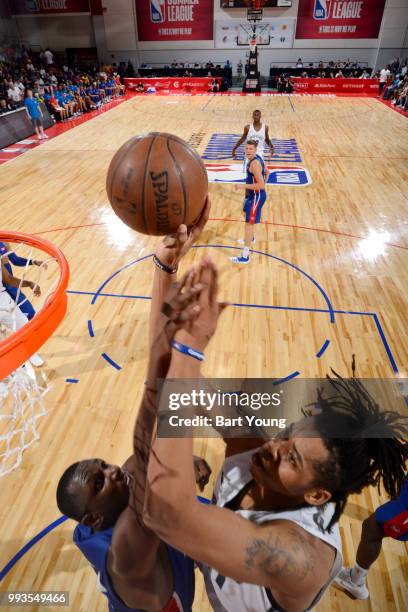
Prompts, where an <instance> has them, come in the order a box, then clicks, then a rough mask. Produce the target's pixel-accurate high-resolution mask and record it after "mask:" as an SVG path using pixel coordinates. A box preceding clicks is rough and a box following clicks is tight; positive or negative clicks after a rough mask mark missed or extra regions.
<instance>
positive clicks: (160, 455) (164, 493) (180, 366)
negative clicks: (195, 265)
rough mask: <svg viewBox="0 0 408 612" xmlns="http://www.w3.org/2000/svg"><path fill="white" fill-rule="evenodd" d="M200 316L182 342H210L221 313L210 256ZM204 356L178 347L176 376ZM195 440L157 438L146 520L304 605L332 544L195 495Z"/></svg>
mask: <svg viewBox="0 0 408 612" xmlns="http://www.w3.org/2000/svg"><path fill="white" fill-rule="evenodd" d="M200 274H201V275H200V283H199V284H200V285H201V286H202V287H203V290H202V291H201V293H200V298H199V316H198V318H197V320H196V322H195V323H194V324H193V325H192V326H191V327H189V328H188V329H183V330H181V331H179V332H177V334H176V338H177V339H178V340H179V342H181V343H183V344H187V345H188V346H191V347H193V348H194V349H196V350H198V351H202V350H204V349H205V347H206V345H207V343H208V339H209V338H210V337H211V336H212V334H213V333H214V331H215V326H216V322H217V319H218V316H219V312H220V310H221V309H220V305H219V304H218V302H217V301H216V287H217V275H216V270H215V268H214V266H213V264H212V263H211V261H210V260H208V259H207V260H204V261H203V264H202V266H201V273H200ZM200 364H201V362H200V361H197V360H196V359H192V358H191V357H189V356H188V355H185V354H182V353H179V352H177V351H175V350H173V351H172V360H171V364H170V368H169V372H168V378H171V379H179V380H180V385H182V380H183V379H189V378H192V379H198V378H200V375H201V373H200ZM192 453H193V441H192V439H191V438H179V439H178V440H177V444H174V440H171V439H168V438H158V437H156V439H155V441H154V444H153V446H152V451H151V454H150V459H149V468H148V482H147V489H146V493H145V508H144V514H143V518H144V522H145V524H146V525H147V526H148V527H150V528H151V529H152V530H154V531H155V532H156V533H157V534H158V535H159V536H160V538H161V539H163V540H164V541H166V542H167V543H168V544H170V545H172V546H174V547H175V548H177V549H179V550H181V551H183V552H184V553H185V554H187V555H189V556H190V557H192V558H193V559H196V560H197V561H200V562H202V563H204V564H206V565H208V566H209V567H211V568H213V569H215V570H216V571H217V572H219V573H220V574H221V575H223V576H228V577H230V578H232V579H234V580H236V581H239V582H247V583H252V584H257V585H260V586H265V587H267V588H270V589H271V590H272V591H273V594H274V597H275V598H276V599H277V601H278V602H279V604H280V605H281V606H282V607H284V608H285V610H302V609H303V610H304V609H306V608H307V606H308V605H309V604H310V603H311V601H312V600H313V598H314V597H315V595H316V594H317V592H318V591H319V590H320V588H321V587H322V586H323V585H324V583H325V582H326V580H327V579H328V576H329V571H330V568H331V566H332V563H333V559H334V553H333V551H332V550H331V548H330V547H329V546H328V545H327V544H325V543H324V542H322V541H321V540H319V539H318V538H315V537H314V536H312V535H310V534H309V533H307V532H305V531H304V530H303V529H302V528H301V527H299V526H297V525H296V524H294V523H292V522H289V521H273V522H271V523H269V524H266V525H257V524H255V523H253V522H251V521H249V520H247V519H245V518H242V517H241V516H239V515H238V514H236V513H234V512H232V511H231V510H228V509H225V508H219V507H217V506H203V505H201V504H199V503H198V502H197V500H196V497H195V481H194V472H193V467H192V462H191V457H192Z"/></svg>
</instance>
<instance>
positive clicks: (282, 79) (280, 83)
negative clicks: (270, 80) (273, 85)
mask: <svg viewBox="0 0 408 612" xmlns="http://www.w3.org/2000/svg"><path fill="white" fill-rule="evenodd" d="M285 87H286V81H285V75H284V74H281V75H280V76H279V79H278V93H284V92H285Z"/></svg>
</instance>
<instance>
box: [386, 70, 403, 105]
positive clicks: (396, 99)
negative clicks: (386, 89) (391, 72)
mask: <svg viewBox="0 0 408 612" xmlns="http://www.w3.org/2000/svg"><path fill="white" fill-rule="evenodd" d="M407 87H408V77H407V76H406V77H404V78H402V77H401V75H399V82H398V84H397V87H396V88H395V89H394V91H393V94H392V98H393V99H392V102H391V104H394V105H395V106H404V104H405V98H406V91H407ZM384 97H385V96H384ZM401 98H404V102H403V104H400V100H401Z"/></svg>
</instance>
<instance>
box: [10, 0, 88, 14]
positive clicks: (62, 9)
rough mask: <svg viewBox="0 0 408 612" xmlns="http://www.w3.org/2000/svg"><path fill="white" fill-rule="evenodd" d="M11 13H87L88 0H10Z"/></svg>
mask: <svg viewBox="0 0 408 612" xmlns="http://www.w3.org/2000/svg"><path fill="white" fill-rule="evenodd" d="M10 5H11V6H10V8H11V13H12V14H13V15H51V14H54V15H58V14H63V13H89V12H90V8H89V0H11V2H10Z"/></svg>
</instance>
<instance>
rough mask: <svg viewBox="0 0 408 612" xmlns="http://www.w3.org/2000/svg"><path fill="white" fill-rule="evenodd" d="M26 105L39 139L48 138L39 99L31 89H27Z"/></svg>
mask: <svg viewBox="0 0 408 612" xmlns="http://www.w3.org/2000/svg"><path fill="white" fill-rule="evenodd" d="M24 106H25V107H26V109H27V112H28V114H29V117H30V119H31V122H32V124H33V126H34V129H35V131H36V134H37V138H38V140H41V139H43V138H48V136H47V135H46V134H45V133H44V128H43V114H42V110H41V107H40V104H39V102H38V100H36V99H35V98H34V97H33V92H32V90H31V89H27V92H26V98H25V100H24Z"/></svg>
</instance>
